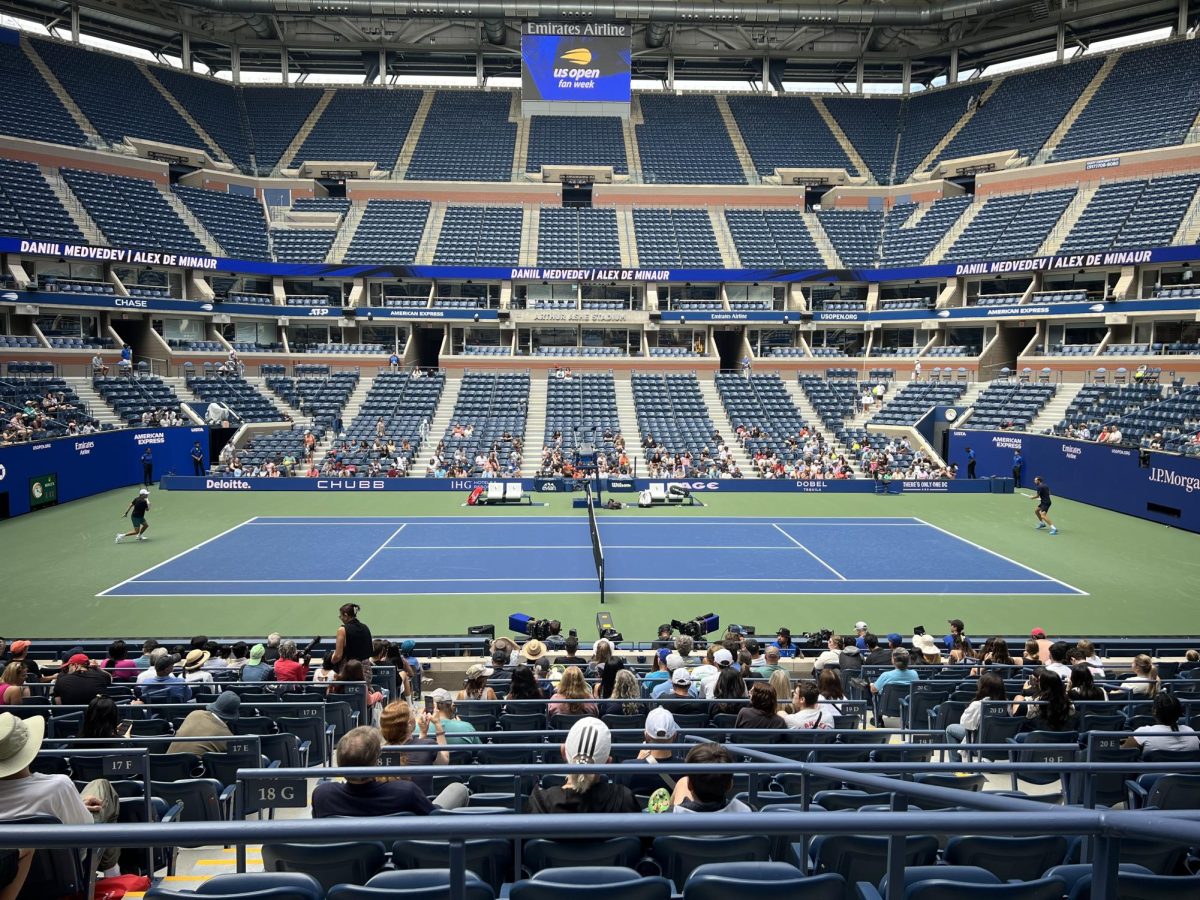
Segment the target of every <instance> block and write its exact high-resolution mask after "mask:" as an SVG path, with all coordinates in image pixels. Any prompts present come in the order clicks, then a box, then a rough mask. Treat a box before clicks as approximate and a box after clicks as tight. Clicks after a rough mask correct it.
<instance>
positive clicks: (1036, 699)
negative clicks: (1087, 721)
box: [1012, 668, 1078, 741]
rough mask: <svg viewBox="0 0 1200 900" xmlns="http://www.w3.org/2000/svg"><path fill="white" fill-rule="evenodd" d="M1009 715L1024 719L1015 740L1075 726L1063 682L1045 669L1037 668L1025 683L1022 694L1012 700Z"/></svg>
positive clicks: (1072, 705)
mask: <svg viewBox="0 0 1200 900" xmlns="http://www.w3.org/2000/svg"><path fill="white" fill-rule="evenodd" d="M1012 714H1013V715H1014V716H1021V715H1023V716H1025V718H1026V722H1025V724H1024V725H1022V726H1021V733H1020V734H1018V735H1017V740H1018V741H1020V740H1023V739H1024V738H1023V735H1025V734H1028V733H1029V732H1031V731H1075V730H1076V728H1077V725H1078V723H1077V717H1076V715H1075V706H1074V704H1072V703H1071V698H1070V697H1068V696H1067V683H1066V682H1065V681H1063V680H1062V678H1060V677H1059V675H1058V673H1056V672H1051V671H1050V670H1049V669H1046V668H1041V669H1038V670H1037V671H1036V672H1035V673H1034V674H1033V676H1032V677H1031V678H1030V679H1029V681H1027V682H1026V683H1025V691H1024V693H1021V694H1018V695H1017V696H1016V697H1015V698H1014V701H1013V707H1012Z"/></svg>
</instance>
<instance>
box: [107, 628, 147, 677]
mask: <svg viewBox="0 0 1200 900" xmlns="http://www.w3.org/2000/svg"><path fill="white" fill-rule="evenodd" d="M100 668H102V669H103V670H104V671H105V672H107V673H108V674H109V675H110V676H111V677H112V680H113V681H133V680H134V679H135V678H137V677H138V667H137V663H135V662H134V661H133V660H132V659H130V658H129V648H128V647H127V646H126V645H125V642H124V641H123V640H121V639H120V638H118V639H117V640H115V641H113V642H112V643H111V644H109V645H108V656H107V658H106V659H104V660H102V661H101V663H100Z"/></svg>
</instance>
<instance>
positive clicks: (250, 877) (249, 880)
mask: <svg viewBox="0 0 1200 900" xmlns="http://www.w3.org/2000/svg"><path fill="white" fill-rule="evenodd" d="M196 897H225V898H226V900H241V898H246V900H249V898H255V900H258V898H262V900H323V898H324V897H325V892H324V890H323V889H322V887H321V883H320V882H318V881H317V880H316V879H315V878H313V877H312V876H311V875H305V874H302V873H300V872H250V873H243V874H228V875H214V876H213V877H212V878H209V879H207V880H205V881H204V882H202V883H201V884H199V885H197V886H196V890H195V891H194V892H193V891H175V890H171V889H169V888H166V887H163V886H161V885H160V886H158V887H153V888H151V889H150V890H148V891H147V892H146V900H180V898H191V900H194V898H196Z"/></svg>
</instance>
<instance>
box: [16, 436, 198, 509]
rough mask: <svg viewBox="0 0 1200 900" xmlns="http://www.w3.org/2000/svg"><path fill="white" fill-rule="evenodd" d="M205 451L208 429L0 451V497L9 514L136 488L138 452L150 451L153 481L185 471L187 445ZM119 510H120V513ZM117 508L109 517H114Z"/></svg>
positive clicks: (187, 467)
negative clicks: (5, 497)
mask: <svg viewBox="0 0 1200 900" xmlns="http://www.w3.org/2000/svg"><path fill="white" fill-rule="evenodd" d="M193 441H199V442H200V446H201V447H203V448H204V451H205V454H207V453H208V429H207V428H201V427H185V428H124V429H121V430H118V431H101V432H97V433H96V434H87V435H77V436H75V437H62V438H55V439H54V440H51V441H37V442H34V443H29V444H15V445H13V446H11V447H5V448H3V449H0V494H7V495H8V512H9V515H13V516H18V515H21V514H23V513H27V512H29V511H30V510H32V509H40V508H41V507H43V506H49V505H53V504H55V503H65V502H67V501H68V500H78V499H79V498H80V497H90V496H91V495H92V494H99V493H101V492H103V491H111V490H112V489H113V488H119V487H126V486H128V485H134V484H141V481H142V463H141V459H142V454H143V453H144V452H145V451H146V450H149V451H150V455H151V457H152V458H153V463H154V477H155V478H156V479H157V478H159V476H160V475H165V474H166V473H167V472H177V471H178V472H187V471H191V468H192V460H191V448H192V442H193ZM123 508H124V507H122V509H123ZM120 513H121V510H117V511H116V513H115V515H114V518H115V516H119V515H120Z"/></svg>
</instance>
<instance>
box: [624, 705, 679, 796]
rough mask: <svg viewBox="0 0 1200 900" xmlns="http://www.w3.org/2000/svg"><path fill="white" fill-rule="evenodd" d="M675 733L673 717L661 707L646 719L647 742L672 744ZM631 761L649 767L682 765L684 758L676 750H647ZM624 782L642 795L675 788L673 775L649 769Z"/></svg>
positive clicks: (676, 727)
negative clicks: (663, 764) (669, 764)
mask: <svg viewBox="0 0 1200 900" xmlns="http://www.w3.org/2000/svg"><path fill="white" fill-rule="evenodd" d="M678 734H679V726H678V725H677V724H676V723H675V717H674V716H673V715H671V712H670V711H669V710H667V709H665V708H664V707H661V706H660V707H657V708H655V709H652V710H651V711H650V713H649V715H647V716H646V726H645V740H646V743H648V744H670V743H674V742H675V740H676V738H677V736H678ZM631 762H643V763H646V764H647V765H650V766H657V765H658V764H659V763H678V762H683V757H682V756H681V755H680V753H679V751H678V750H671V749H668V748H666V747H664V748H662V749H656V748H655V747H647V748H645V749H644V750H642V751H640V752H639V753H638V755H637V758H636V759H634V760H631ZM624 783H625V785H626V786H627V787H628V788H629V789H630V790H631V791H633V793H634V794H637V795H642V796H644V795H647V794H650V793H652V792H653V791H656V790H658V789H659V788H663V787H665V789H666V790H668V791H670V790H673V789H674V788H675V776H674V775H673V774H672V775H668V774H666V773H660V772H655V771H654V770H653V769H652V770H650V771H649V772H648V773H647V774H645V775H640V774H639V775H629V776H626V778H625V779H624Z"/></svg>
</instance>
